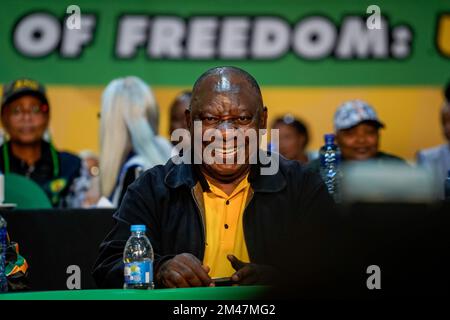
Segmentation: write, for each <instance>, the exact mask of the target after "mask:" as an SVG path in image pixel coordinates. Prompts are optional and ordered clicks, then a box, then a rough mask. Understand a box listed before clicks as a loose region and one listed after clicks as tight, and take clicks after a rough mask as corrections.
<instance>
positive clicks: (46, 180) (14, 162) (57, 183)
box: [0, 140, 81, 207]
mask: <svg viewBox="0 0 450 320" xmlns="http://www.w3.org/2000/svg"><path fill="white" fill-rule="evenodd" d="M4 148H6V152H5V150H4ZM54 154H55V156H54V157H53V156H52V151H51V146H50V144H49V143H48V142H46V141H44V140H42V142H41V157H40V158H39V159H38V160H37V161H36V162H35V163H34V164H33V165H31V166H29V165H28V164H27V163H26V162H25V161H24V160H22V159H20V158H18V157H16V156H15V155H14V154H13V153H12V150H11V144H10V143H7V144H6V145H5V144H3V145H1V146H0V170H1V171H2V172H4V173H15V174H19V175H22V176H26V177H28V178H30V179H31V180H33V181H34V182H36V183H37V184H38V185H39V186H40V187H41V188H42V189H43V190H44V191H45V193H46V194H47V196H48V198H49V200H50V202H51V203H52V205H53V206H55V207H64V206H66V204H65V202H64V197H66V196H67V195H68V193H69V191H70V186H71V185H72V183H73V181H74V179H75V178H76V177H78V176H79V175H80V169H81V160H80V159H79V158H78V157H77V156H75V155H72V154H70V153H67V152H57V151H55V152H54ZM6 157H7V158H8V159H9V171H8V172H5V158H6ZM55 162H56V163H55ZM55 166H56V168H55Z"/></svg>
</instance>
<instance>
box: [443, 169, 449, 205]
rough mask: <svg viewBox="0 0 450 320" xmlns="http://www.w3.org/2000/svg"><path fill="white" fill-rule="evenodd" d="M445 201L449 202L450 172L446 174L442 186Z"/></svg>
mask: <svg viewBox="0 0 450 320" xmlns="http://www.w3.org/2000/svg"><path fill="white" fill-rule="evenodd" d="M444 193H445V201H448V202H450V170H448V173H447V179H445V184H444Z"/></svg>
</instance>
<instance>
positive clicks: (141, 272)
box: [123, 225, 154, 289]
mask: <svg viewBox="0 0 450 320" xmlns="http://www.w3.org/2000/svg"><path fill="white" fill-rule="evenodd" d="M145 230H146V228H145V225H132V226H131V236H130V238H129V239H128V241H127V243H126V245H125V249H124V252H123V263H124V265H125V266H124V275H125V283H124V289H153V287H154V285H153V248H152V245H151V243H150V240H149V239H148V238H147V236H146V235H145Z"/></svg>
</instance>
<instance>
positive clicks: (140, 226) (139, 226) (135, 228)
mask: <svg viewBox="0 0 450 320" xmlns="http://www.w3.org/2000/svg"><path fill="white" fill-rule="evenodd" d="M146 229H147V228H146V227H145V225H143V224H133V225H132V226H131V232H136V231H143V232H145V230H146Z"/></svg>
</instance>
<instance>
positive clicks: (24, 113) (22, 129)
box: [2, 96, 49, 144]
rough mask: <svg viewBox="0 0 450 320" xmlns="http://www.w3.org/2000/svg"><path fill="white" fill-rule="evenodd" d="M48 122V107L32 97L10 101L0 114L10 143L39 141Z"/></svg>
mask: <svg viewBox="0 0 450 320" xmlns="http://www.w3.org/2000/svg"><path fill="white" fill-rule="evenodd" d="M48 122H49V113H48V106H46V105H43V104H42V102H41V100H39V99H38V98H36V97H34V96H22V97H20V98H18V99H16V100H14V101H12V102H11V103H9V104H8V105H7V106H5V109H4V111H3V114H2V123H3V126H4V128H5V129H6V131H7V132H8V134H9V136H10V138H11V141H13V142H16V143H21V144H32V143H36V142H38V141H40V140H41V139H42V137H43V136H44V133H45V130H46V129H47V126H48Z"/></svg>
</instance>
